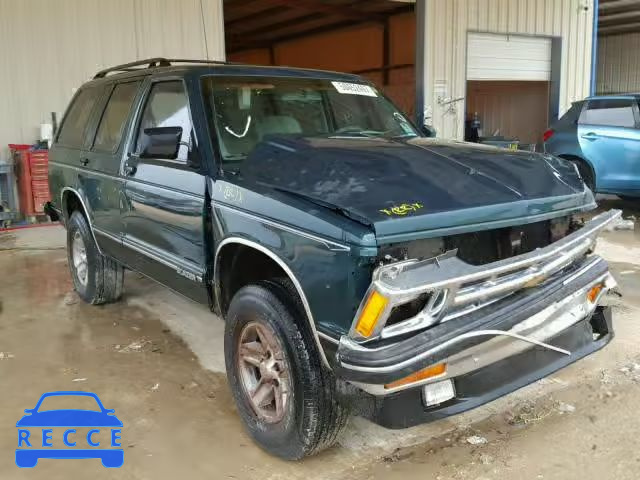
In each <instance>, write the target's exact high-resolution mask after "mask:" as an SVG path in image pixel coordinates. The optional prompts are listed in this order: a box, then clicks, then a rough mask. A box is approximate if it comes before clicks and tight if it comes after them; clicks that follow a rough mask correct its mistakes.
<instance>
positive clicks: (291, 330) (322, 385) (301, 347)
mask: <svg viewBox="0 0 640 480" xmlns="http://www.w3.org/2000/svg"><path fill="white" fill-rule="evenodd" d="M303 312H304V310H301V309H300V306H299V299H298V296H297V295H292V294H291V292H290V291H289V288H288V286H287V283H286V282H278V281H272V282H261V283H259V284H256V285H248V286H245V287H243V288H242V289H240V290H239V291H238V292H237V293H236V294H235V295H234V297H233V299H232V301H231V304H230V306H229V311H228V313H227V318H226V327H225V338H224V350H225V363H226V368H227V378H228V380H229V385H230V387H231V391H232V394H233V396H234V399H235V402H236V406H237V408H238V412H239V414H240V417H241V418H242V420H243V422H244V424H245V427H246V428H247V430H248V432H249V434H250V435H251V436H252V437H253V439H254V441H255V442H256V443H257V444H258V445H259V446H260V447H261V448H263V449H264V450H266V451H267V452H269V453H271V454H272V455H276V456H278V457H280V458H283V459H287V460H298V459H300V458H302V457H304V456H307V455H313V454H315V453H318V452H320V451H322V450H324V449H325V448H328V447H330V446H331V445H333V444H334V443H335V441H336V439H337V437H338V434H339V433H340V432H341V431H342V429H343V427H344V426H345V425H346V422H347V418H348V410H347V408H346V407H345V406H344V405H342V404H340V403H339V402H338V400H337V398H336V394H335V387H336V385H335V379H334V377H333V376H332V374H331V373H330V372H329V371H328V370H327V369H326V368H325V367H324V366H323V365H322V363H321V359H320V355H319V353H318V349H317V346H316V343H315V341H314V339H313V337H312V335H311V334H310V332H308V330H309V329H308V328H305V327H304V325H305V324H301V323H298V322H297V321H296V320H300V319H302V318H304V317H303V316H304V313H303ZM255 323H259V324H260V325H266V326H267V327H268V328H269V329H271V332H272V333H274V334H275V335H274V336H275V337H276V338H277V340H278V341H279V342H280V344H281V345H282V350H283V351H284V354H285V357H286V361H287V363H288V367H289V372H290V373H289V377H288V378H289V379H290V383H291V392H292V396H291V397H289V400H288V403H287V408H286V409H284V412H285V413H284V417H283V418H282V419H281V420H279V421H277V422H275V423H272V422H267V421H264V420H263V419H261V418H260V417H259V416H258V415H257V414H256V412H255V410H254V408H252V404H251V402H250V400H249V396H248V394H247V393H245V392H246V387H245V386H244V384H243V383H242V380H241V377H240V376H241V375H242V372H240V368H241V367H240V366H239V365H240V362H239V350H240V347H239V344H240V341H241V335H242V332H243V331H244V330H245V328H247V325H250V324H255Z"/></svg>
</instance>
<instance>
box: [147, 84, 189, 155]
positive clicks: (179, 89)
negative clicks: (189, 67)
mask: <svg viewBox="0 0 640 480" xmlns="http://www.w3.org/2000/svg"><path fill="white" fill-rule="evenodd" d="M155 127H182V139H181V140H182V141H183V142H185V144H187V145H188V144H189V139H190V137H191V116H190V115H189V102H188V100H187V94H186V93H185V91H184V86H183V84H182V82H181V81H167V82H158V83H155V84H154V85H153V87H151V93H149V98H148V100H147V103H146V105H145V107H144V113H143V114H142V120H141V121H140V127H139V129H138V139H137V142H136V150H135V151H136V152H139V151H140V150H141V149H142V145H143V144H144V140H145V138H144V137H145V133H144V130H145V129H146V128H155ZM187 145H180V150H178V157H177V160H183V161H186V160H187V156H188V155H189V148H188V146H187Z"/></svg>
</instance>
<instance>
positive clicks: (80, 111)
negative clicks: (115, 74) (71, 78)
mask: <svg viewBox="0 0 640 480" xmlns="http://www.w3.org/2000/svg"><path fill="white" fill-rule="evenodd" d="M102 91H103V88H102V87H88V88H83V89H82V90H80V92H78V95H76V97H75V98H74V100H73V103H72V104H71V106H70V107H69V110H68V111H67V114H66V116H65V118H64V121H63V123H62V128H61V129H60V134H59V135H58V142H59V143H60V144H62V145H65V146H68V147H72V148H81V147H82V145H83V144H84V137H85V134H86V130H87V124H88V123H89V118H90V117H91V112H92V111H93V108H94V107H95V105H96V102H97V101H98V99H99V98H100V96H101V94H102Z"/></svg>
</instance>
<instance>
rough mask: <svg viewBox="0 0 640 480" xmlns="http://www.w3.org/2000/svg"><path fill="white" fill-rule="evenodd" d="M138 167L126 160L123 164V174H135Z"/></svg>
mask: <svg viewBox="0 0 640 480" xmlns="http://www.w3.org/2000/svg"><path fill="white" fill-rule="evenodd" d="M137 170H138V167H136V166H135V165H131V164H129V163H128V162H127V163H125V164H124V174H125V175H128V176H132V175H135V174H136V171H137Z"/></svg>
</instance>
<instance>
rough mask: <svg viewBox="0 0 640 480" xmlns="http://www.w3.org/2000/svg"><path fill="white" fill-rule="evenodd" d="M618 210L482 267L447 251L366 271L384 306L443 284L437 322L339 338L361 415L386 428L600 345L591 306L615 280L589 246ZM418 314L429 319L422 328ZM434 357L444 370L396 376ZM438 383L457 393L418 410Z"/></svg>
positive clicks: (455, 408)
mask: <svg viewBox="0 0 640 480" xmlns="http://www.w3.org/2000/svg"><path fill="white" fill-rule="evenodd" d="M619 215H620V213H619V212H616V211H611V212H607V213H606V214H602V215H600V216H599V217H596V218H594V220H592V221H590V222H589V223H587V224H586V225H585V227H583V228H582V229H580V230H578V231H577V232H574V233H573V234H571V235H569V236H567V237H565V238H564V239H562V240H560V241H558V242H555V243H554V244H551V245H550V246H549V247H546V248H543V249H539V250H537V251H535V252H531V253H530V254H526V255H522V256H519V257H514V258H512V259H507V260H506V261H501V262H496V263H494V264H490V265H486V266H481V267H474V266H469V265H467V264H464V262H461V261H459V259H457V258H455V257H447V258H445V259H444V260H441V261H439V262H438V261H436V262H411V261H410V262H406V263H405V264H404V265H406V266H407V267H408V268H406V269H403V267H402V266H401V268H400V269H399V271H396V272H392V273H393V274H392V275H385V274H384V273H382V274H378V275H377V276H376V275H374V282H373V284H372V288H376V289H377V290H378V291H383V292H384V293H385V294H386V295H389V296H390V297H391V298H392V300H391V303H393V302H394V295H395V298H396V299H397V298H401V299H405V298H408V292H410V293H411V294H415V293H416V292H418V293H420V294H424V293H425V292H426V293H427V294H431V295H435V294H436V293H437V292H442V291H443V290H442V289H443V288H444V289H446V290H447V295H446V298H447V309H445V311H444V313H443V315H442V316H441V317H440V318H439V319H434V318H430V317H429V315H424V314H421V315H418V316H417V317H416V318H415V319H411V320H410V321H408V322H405V324H404V325H400V326H399V327H398V326H397V325H394V326H392V327H391V330H390V331H391V334H387V335H385V329H384V328H381V329H378V330H377V333H376V337H375V338H372V339H362V338H358V336H357V335H354V334H353V329H352V331H351V332H350V334H349V335H345V336H343V337H342V338H341V340H340V343H339V346H338V350H337V365H336V373H337V375H338V377H339V378H341V379H343V380H346V381H347V382H348V383H349V384H351V385H353V386H355V387H357V388H356V390H357V392H359V393H358V394H361V395H362V396H363V398H362V401H361V402H358V403H359V406H358V407H357V410H359V411H360V414H362V415H363V416H366V417H369V418H371V419H373V420H374V421H377V422H378V423H381V424H383V425H385V426H388V427H391V428H400V427H405V426H409V425H414V424H416V423H421V422H424V421H429V420H432V419H435V418H440V417H442V416H447V415H451V414H454V413H457V412H459V411H463V410H466V409H468V408H472V407H474V406H477V405H480V404H482V403H484V402H487V401H489V400H492V399H493V398H496V397H498V396H500V395H503V394H504V393H507V392H509V391H512V390H514V389H516V388H519V387H521V386H523V385H526V384H528V383H530V382H532V381H534V380H536V379H538V378H541V377H543V376H545V375H548V374H549V373H550V372H552V371H554V370H557V369H558V368H562V367H563V366H565V365H567V364H569V363H572V362H574V361H576V360H577V359H579V358H582V357H583V356H585V355H588V354H589V353H591V352H593V351H595V350H597V349H599V348H601V347H602V346H604V345H605V344H606V343H607V342H608V341H609V340H610V339H611V337H612V335H613V330H612V327H611V316H610V312H609V310H608V309H606V308H603V307H599V306H598V305H599V301H600V299H601V298H602V296H603V295H605V294H606V293H607V292H608V291H610V290H611V289H612V288H614V287H615V285H616V283H615V280H614V279H613V277H612V276H611V274H610V273H609V270H608V266H607V263H606V262H605V261H604V260H603V259H601V258H600V257H598V256H595V255H589V252H591V251H592V250H593V247H594V245H595V240H596V237H597V234H598V233H599V232H600V231H601V230H602V229H603V228H604V227H605V226H606V225H607V224H608V223H610V222H611V221H613V220H614V219H615V218H617V217H618V216H619ZM445 265H448V266H449V268H445ZM425 278H426V280H425ZM594 287H597V289H599V290H596V291H597V292H598V293H597V295H596V296H595V297H594V296H592V295H590V293H591V292H593V291H594ZM434 292H435V293H434ZM441 296H442V295H441ZM427 306H429V303H428V302H427ZM451 312H453V313H451ZM603 319H604V320H603ZM425 321H426V322H431V323H428V326H427V327H425V324H424V322H425ZM420 322H422V324H421V329H417V326H418V325H420ZM439 364H445V365H446V371H445V372H444V373H441V374H439V375H438V376H434V377H431V378H427V379H424V380H420V381H413V382H412V383H411V382H402V383H394V382H396V381H398V380H401V379H405V378H407V377H408V376H409V375H411V374H413V373H415V372H417V371H420V370H422V369H425V368H428V367H431V366H434V365H439ZM443 380H447V381H451V382H453V385H454V387H455V397H454V398H453V399H451V400H447V401H445V402H444V403H442V404H440V405H436V406H430V407H426V406H425V402H424V401H423V399H422V395H423V393H422V392H423V389H424V388H425V386H427V385H429V384H435V383H437V382H441V381H443ZM406 402H408V403H406ZM405 403H406V404H405ZM409 412H410V413H409Z"/></svg>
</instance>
